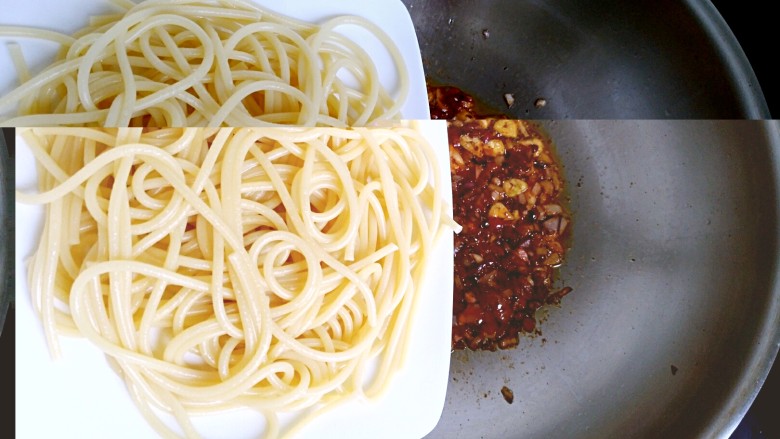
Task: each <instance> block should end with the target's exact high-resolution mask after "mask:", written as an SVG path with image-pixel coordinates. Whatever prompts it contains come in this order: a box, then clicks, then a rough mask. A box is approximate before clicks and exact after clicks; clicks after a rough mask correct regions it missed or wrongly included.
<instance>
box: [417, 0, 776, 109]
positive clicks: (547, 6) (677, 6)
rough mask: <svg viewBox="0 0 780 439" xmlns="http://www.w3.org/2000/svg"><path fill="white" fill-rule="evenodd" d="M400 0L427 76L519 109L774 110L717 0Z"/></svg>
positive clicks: (493, 106)
mask: <svg viewBox="0 0 780 439" xmlns="http://www.w3.org/2000/svg"><path fill="white" fill-rule="evenodd" d="M404 3H405V4H406V5H407V7H408V8H409V12H410V14H411V16H412V21H413V22H414V25H415V28H416V30H417V35H418V39H419V42H420V47H421V51H422V56H423V65H424V68H425V72H426V76H427V77H428V79H429V80H430V81H432V82H434V83H438V84H444V85H454V86H457V87H459V88H461V89H463V90H465V91H466V92H469V93H471V94H472V95H474V96H475V97H476V98H478V100H479V101H481V102H482V103H483V104H485V105H486V106H487V107H489V108H491V109H494V110H495V111H502V112H506V113H509V114H512V115H514V116H515V117H517V118H532V119H687V118H694V119H764V118H769V110H768V108H767V104H766V101H765V99H764V96H763V94H762V93H761V88H760V86H759V84H758V81H757V80H756V76H755V74H754V72H753V69H752V68H751V67H750V64H749V63H748V60H747V58H746V57H745V54H744V52H743V50H742V48H741V47H740V45H739V43H738V42H737V40H736V38H735V37H734V35H733V33H732V32H731V30H730V29H729V27H728V26H727V24H726V23H725V21H724V20H723V18H722V17H721V16H720V14H719V13H718V11H717V9H716V8H715V7H714V6H713V5H712V3H711V2H709V1H703V0H688V1H675V0H660V1H631V2H625V1H623V2H621V1H614V0H613V1H609V0H596V1H590V2H579V1H575V0H549V1H541V0H530V1H513V0H492V1H480V0H458V1H455V0H404ZM505 95H511V96H512V98H513V100H514V103H513V104H512V105H511V106H507V103H506V100H505ZM539 98H542V99H544V101H545V103H546V105H544V106H539V105H537V102H538V101H537V100H538V99H539Z"/></svg>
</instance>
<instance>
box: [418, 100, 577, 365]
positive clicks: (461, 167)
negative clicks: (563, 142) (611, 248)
mask: <svg viewBox="0 0 780 439" xmlns="http://www.w3.org/2000/svg"><path fill="white" fill-rule="evenodd" d="M429 102H430V103H431V114H432V117H434V118H435V117H437V116H442V115H444V116H447V117H449V116H454V117H456V118H457V119H458V120H450V121H449V122H448V127H449V129H448V132H449V143H450V168H451V173H452V192H453V201H454V206H453V212H454V216H455V221H457V222H458V223H459V224H460V225H461V226H463V230H462V232H461V233H459V234H456V235H455V279H454V292H453V295H454V297H453V299H454V301H453V302H454V304H453V320H452V348H453V349H465V348H469V349H473V350H491V351H493V350H496V349H506V348H511V347H514V346H516V345H517V344H518V342H519V337H520V335H521V334H522V333H532V332H536V325H537V321H536V316H535V314H536V311H537V310H538V309H539V308H540V307H541V306H543V305H547V304H558V303H559V302H560V299H561V298H562V297H563V296H564V295H566V294H568V293H569V292H570V291H571V288H569V287H565V288H562V289H559V290H557V289H554V286H553V279H554V274H555V269H556V268H557V267H559V266H560V265H561V264H562V263H563V258H564V253H565V245H564V242H565V239H564V238H565V233H566V231H567V226H568V224H569V221H570V218H569V216H568V214H567V212H566V210H565V209H563V208H562V205H561V203H560V197H561V193H562V191H563V179H562V176H561V172H560V169H559V166H558V164H557V163H556V161H555V160H554V156H553V154H552V150H551V144H550V142H549V140H548V139H547V138H546V137H545V136H543V135H542V133H541V132H540V130H539V127H538V126H536V125H534V124H533V123H531V122H527V121H519V120H507V119H497V118H486V119H474V117H475V116H476V115H475V114H474V113H473V100H471V98H470V97H469V96H468V95H466V94H465V93H463V92H461V91H460V90H458V89H456V88H453V87H447V88H441V87H436V88H433V89H432V88H429ZM446 105H449V107H448V108H446V109H443V108H441V107H443V106H446ZM434 109H436V110H437V111H434Z"/></svg>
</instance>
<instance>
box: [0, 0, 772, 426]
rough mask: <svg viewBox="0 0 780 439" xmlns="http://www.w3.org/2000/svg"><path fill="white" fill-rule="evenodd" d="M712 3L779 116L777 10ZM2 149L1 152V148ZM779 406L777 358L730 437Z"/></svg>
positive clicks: (5, 392) (8, 330) (6, 337)
mask: <svg viewBox="0 0 780 439" xmlns="http://www.w3.org/2000/svg"><path fill="white" fill-rule="evenodd" d="M713 4H715V6H716V7H717V8H718V11H719V12H720V13H721V15H723V17H724V19H725V20H726V22H727V23H728V25H729V27H730V28H731V30H732V32H734V35H735V36H736V37H737V40H738V41H739V42H740V44H741V46H742V49H743V50H744V51H745V54H746V55H747V58H748V60H749V61H750V64H751V66H752V67H753V70H754V72H755V74H756V77H757V78H758V81H759V84H760V85H761V89H762V91H763V93H764V96H765V98H766V100H767V104H768V106H769V111H770V113H771V115H772V118H774V119H780V67H778V66H777V65H774V64H773V62H774V61H775V60H774V58H776V56H774V55H775V54H776V53H777V49H776V47H775V45H774V43H776V42H777V40H778V32H777V26H778V25H777V23H776V22H775V21H776V20H775V17H774V14H772V13H770V12H769V11H766V10H762V8H756V7H754V6H755V5H756V4H757V2H750V1H733V0H713ZM764 9H765V8H764ZM12 133H13V130H12V129H5V128H4V129H3V134H6V142H7V143H8V146H9V154H10V155H11V157H13V154H14V153H13V142H14V137H13V135H12ZM8 134H11V135H10V136H9V135H8ZM0 153H2V152H1V151H0ZM12 171H13V170H12ZM9 183H10V185H9V187H13V186H12V185H13V178H12V173H11V178H10V181H9ZM9 276H13V270H10V273H9ZM14 315H15V312H14V309H13V308H10V309H9V312H8V315H7V317H6V320H5V327H4V329H3V334H2V336H1V337H0V354H1V355H2V358H4V359H5V362H4V368H3V373H5V374H7V375H6V376H15V368H14V360H13V359H14V354H13V352H14V350H15V333H14V327H15V321H14ZM9 369H10V370H9ZM9 384H12V382H11V383H9V381H8V380H5V382H4V384H3V386H2V387H0V389H2V398H0V399H1V400H2V402H3V404H2V405H3V406H4V407H8V406H10V405H11V404H14V389H13V388H9V387H8V386H9ZM778 407H780V365H778V364H777V362H775V365H774V367H773V368H772V371H771V372H770V374H769V376H768V377H767V380H766V382H765V383H764V386H763V387H762V389H761V391H760V392H759V394H758V396H757V397H756V400H755V401H754V403H753V405H752V406H751V408H750V410H749V411H748V413H747V415H746V416H745V418H744V419H743V420H742V422H741V423H740V425H739V427H738V428H737V430H736V431H735V432H734V434H733V435H732V436H731V438H732V439H771V438H780V416H778ZM4 425H6V426H12V425H13V424H12V423H5V424H4ZM6 428H8V427H6ZM11 428H12V427H11Z"/></svg>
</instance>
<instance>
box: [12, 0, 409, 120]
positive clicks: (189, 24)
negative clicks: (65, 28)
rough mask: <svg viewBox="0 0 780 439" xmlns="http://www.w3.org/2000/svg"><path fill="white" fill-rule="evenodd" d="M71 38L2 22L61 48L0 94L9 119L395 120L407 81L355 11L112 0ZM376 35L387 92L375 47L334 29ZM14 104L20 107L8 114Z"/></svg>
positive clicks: (393, 53) (397, 58)
mask: <svg viewBox="0 0 780 439" xmlns="http://www.w3.org/2000/svg"><path fill="white" fill-rule="evenodd" d="M117 4H118V6H119V7H120V8H123V11H122V12H121V13H119V14H115V15H106V16H99V17H93V19H92V22H91V24H90V25H89V26H87V27H86V28H84V29H81V30H80V31H78V32H76V33H75V34H74V35H72V36H71V35H62V34H59V33H57V32H52V31H48V30H39V29H30V28H25V27H18V26H0V36H6V37H12V38H38V39H42V40H49V41H54V42H57V43H58V44H60V45H61V46H62V48H61V50H60V52H59V54H58V56H57V57H56V60H55V61H54V62H53V63H52V64H51V65H49V66H48V67H46V68H45V69H44V70H43V71H41V72H39V73H37V74H35V75H31V74H30V73H29V71H28V69H27V66H26V65H25V63H24V54H23V53H22V52H21V50H20V49H19V47H18V45H17V44H10V45H9V50H10V51H11V55H12V60H14V64H15V66H16V70H17V72H18V77H19V80H20V84H19V86H18V87H17V88H15V89H13V90H11V91H10V92H9V93H8V94H6V95H5V96H2V97H0V124H2V125H6V126H52V125H67V126H110V127H125V126H155V127H169V126H170V127H194V126H267V125H298V126H347V125H349V126H365V125H367V124H369V123H371V122H374V121H379V120H390V119H393V120H395V119H400V117H401V114H400V108H401V106H402V105H403V103H404V102H405V100H406V97H407V94H408V92H409V79H408V73H407V71H406V66H405V64H404V61H403V58H402V56H401V53H400V51H399V50H398V48H397V47H396V46H395V45H394V43H393V42H392V41H391V39H390V38H389V37H388V36H387V35H386V34H385V33H384V32H383V31H382V30H381V29H379V28H378V27H377V26H376V25H374V24H373V23H371V22H369V21H368V20H365V19H363V18H360V17H356V16H338V17H333V18H330V19H328V20H326V21H324V22H322V23H320V24H311V23H306V22H302V21H298V20H294V19H292V18H289V17H285V16H283V15H280V14H276V13H274V12H272V11H269V10H266V9H263V8H260V7H258V6H257V5H254V4H252V3H251V2H244V1H241V0H146V1H144V2H141V3H139V4H137V5H136V4H134V3H132V2H128V1H124V2H117ZM345 27H353V28H355V27H357V28H359V29H362V30H363V31H365V32H366V33H367V34H370V35H372V36H373V38H375V39H376V40H378V41H379V42H380V43H381V44H382V45H383V46H384V47H385V48H386V49H387V52H388V53H389V55H390V57H391V58H392V60H393V63H394V66H393V68H395V69H396V70H397V73H398V74H397V77H398V84H397V89H396V90H394V91H392V93H391V92H389V91H388V90H385V88H384V87H383V85H382V83H381V82H380V80H379V72H378V71H377V67H376V65H375V64H374V63H373V61H372V59H371V56H369V54H368V53H366V51H365V50H364V49H363V48H362V47H361V46H360V45H358V44H357V43H356V42H355V41H353V40H351V39H349V38H347V37H345V36H344V35H343V34H342V33H341V32H340V30H341V29H343V28H345ZM14 112H16V113H15V114H14Z"/></svg>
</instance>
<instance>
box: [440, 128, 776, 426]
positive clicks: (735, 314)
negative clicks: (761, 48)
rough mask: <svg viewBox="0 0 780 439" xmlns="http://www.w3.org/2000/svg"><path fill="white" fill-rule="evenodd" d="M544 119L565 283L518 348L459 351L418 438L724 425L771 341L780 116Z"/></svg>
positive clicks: (743, 399) (758, 376)
mask: <svg viewBox="0 0 780 439" xmlns="http://www.w3.org/2000/svg"><path fill="white" fill-rule="evenodd" d="M542 124H543V126H544V128H545V130H546V131H547V133H548V134H549V135H550V137H551V138H552V139H554V142H555V143H556V145H557V149H558V153H559V157H560V160H561V162H562V163H563V164H564V174H565V176H566V178H567V181H568V187H569V195H570V197H571V208H572V211H573V218H574V221H573V227H574V229H573V240H572V241H573V242H572V250H571V252H570V253H569V255H568V256H567V262H566V264H565V265H564V266H563V269H562V273H561V279H560V281H561V283H562V284H565V285H568V286H571V287H573V288H574V291H573V292H572V293H570V294H569V295H567V296H566V297H565V298H564V299H563V303H562V306H561V307H560V308H551V309H549V310H548V313H547V317H546V319H545V320H544V321H543V323H542V324H541V330H542V335H541V336H536V337H533V338H530V337H529V338H526V339H525V340H523V341H521V344H520V346H519V347H518V348H516V349H514V350H507V351H497V352H470V351H458V352H456V353H454V354H453V358H452V363H451V366H450V383H449V387H448V394H447V401H446V403H445V407H444V412H443V414H442V417H441V419H440V421H439V423H438V425H437V427H436V428H435V429H434V431H433V432H432V433H431V434H430V435H429V436H428V437H429V438H448V439H451V438H475V437H481V438H550V437H556V438H565V437H577V438H604V437H638V438H641V437H690V438H693V437H707V438H709V437H728V435H729V434H730V433H731V432H732V431H733V430H734V429H735V428H736V426H737V424H738V423H739V421H740V419H741V418H742V416H743V415H744V413H745V412H746V411H747V409H748V407H749V406H750V403H751V401H752V400H753V398H754V397H755V395H756V393H757V392H758V390H759V388H760V386H761V384H762V382H763V380H764V378H765V377H766V375H767V373H768V371H769V369H770V367H771V364H772V361H773V359H774V358H775V356H776V355H777V352H778V346H780V279H779V278H778V273H780V267H779V260H778V236H780V235H779V232H778V207H779V206H778V202H777V199H778V194H780V161H779V160H780V121H735V120H730V121H708V120H685V121H664V120H639V121H616V120H578V121H571V120H563V121H543V122H542ZM504 386H506V387H507V388H508V389H511V390H512V391H513V393H514V401H513V403H512V404H508V403H507V402H506V401H505V399H504V398H503V397H502V394H501V389H502V387H504Z"/></svg>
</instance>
